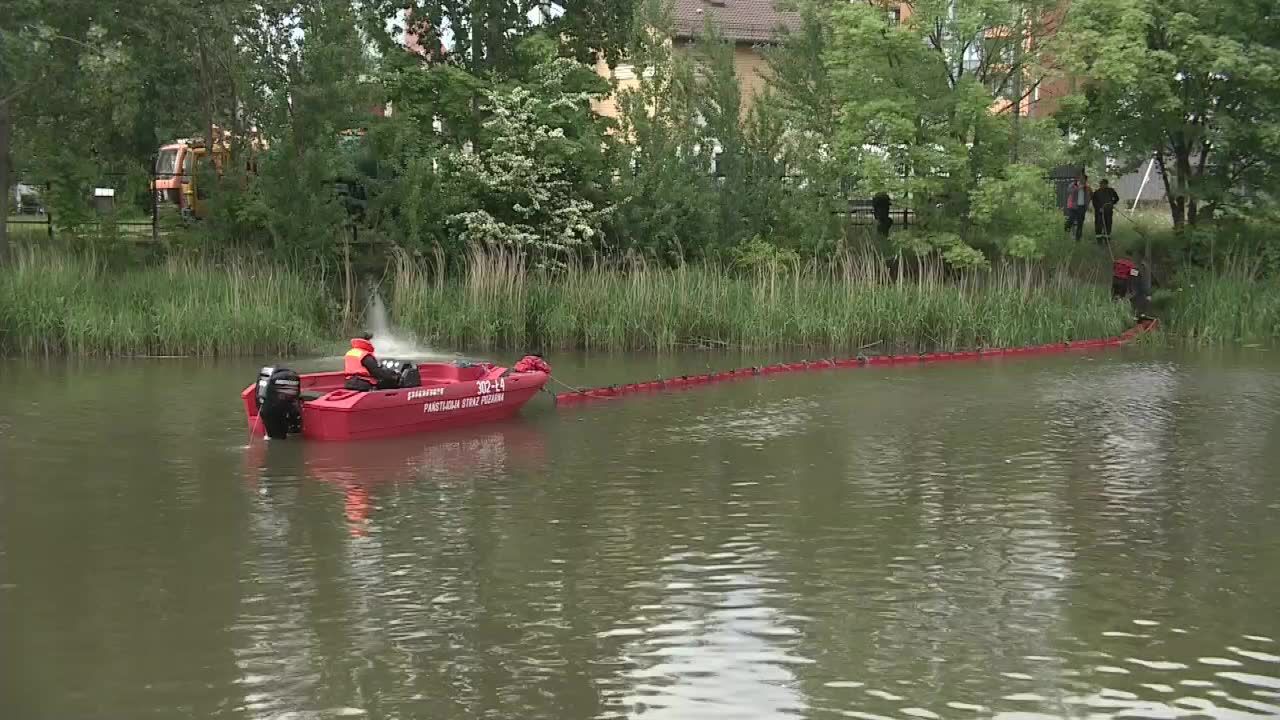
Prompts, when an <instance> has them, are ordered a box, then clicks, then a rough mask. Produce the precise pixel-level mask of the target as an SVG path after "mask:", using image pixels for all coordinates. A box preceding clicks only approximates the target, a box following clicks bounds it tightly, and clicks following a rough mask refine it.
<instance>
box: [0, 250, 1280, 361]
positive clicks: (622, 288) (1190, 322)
mask: <svg viewBox="0 0 1280 720" xmlns="http://www.w3.org/2000/svg"><path fill="white" fill-rule="evenodd" d="M486 263H487V264H486ZM495 265H496V263H493V262H489V261H481V262H480V263H478V264H473V265H472V266H471V267H469V268H468V269H467V271H466V272H465V273H464V274H463V275H462V276H461V277H458V278H449V279H444V280H441V279H437V278H435V277H433V276H431V275H430V274H429V273H428V270H429V268H428V267H426V266H424V265H405V264H403V263H402V264H401V266H400V267H399V268H397V269H394V270H393V271H392V272H391V273H390V274H388V276H386V277H384V278H383V279H382V282H383V284H384V285H385V286H389V287H387V289H386V290H385V292H386V294H387V296H388V297H389V298H390V303H389V305H390V309H391V324H392V326H393V327H395V328H396V329H397V330H402V331H404V332H406V333H408V334H410V335H412V336H414V337H416V338H418V339H420V340H421V341H422V343H423V344H425V345H426V346H428V347H431V348H467V349H468V351H469V352H471V353H490V352H494V353H496V352H509V353H528V352H540V353H551V352H555V351H565V350H575V351H584V352H656V353H671V352H681V351H695V352H697V351H716V350H724V351H735V352H757V353H758V352H772V353H777V354H779V355H784V356H789V357H796V356H803V355H804V354H806V353H808V354H809V356H810V357H833V356H835V355H840V354H850V353H857V352H859V351H867V350H870V349H873V348H874V350H872V351H873V352H876V353H884V352H890V353H917V352H955V351H962V350H974V349H980V348H984V347H1005V346H1029V345H1043V344H1046V343H1061V342H1072V341H1080V340H1090V339H1094V338H1100V337H1109V336H1112V335H1115V334H1117V333H1119V332H1122V331H1123V330H1124V329H1126V328H1128V327H1129V326H1130V325H1132V315H1131V310H1130V307H1129V305H1128V304H1127V303H1124V302H1116V301H1113V300H1111V298H1110V296H1109V291H1108V289H1107V288H1106V287H1105V286H1102V285H1100V284H1093V283H1088V282H1084V281H1077V280H1068V279H1064V278H1063V276H1062V275H1061V274H1056V275H1055V276H1054V280H1053V281H1051V282H1044V283H1043V284H1041V285H1038V286H1034V287H1031V288H1030V289H1026V288H1024V287H1018V286H1017V285H1015V284H1014V283H1013V282H1012V281H1010V279H1009V276H1004V275H1001V274H1000V273H999V272H997V271H991V272H989V273H988V274H986V275H984V276H981V278H980V279H981V281H980V282H979V281H971V280H972V279H971V278H962V279H961V281H959V282H957V281H955V280H953V279H950V278H947V279H944V278H941V277H934V276H927V277H920V278H912V279H910V280H907V281H898V280H888V281H886V280H885V278H884V276H883V275H875V274H873V273H872V272H871V270H875V271H877V272H879V268H871V267H862V268H856V267H855V268H848V267H844V268H838V267H837V268H832V267H827V266H818V265H816V264H813V265H811V266H809V267H807V268H799V269H796V268H789V269H780V270H778V271H776V272H774V273H770V274H766V273H761V272H754V273H752V272H735V271H733V270H730V269H726V268H723V267H718V266H712V265H685V266H680V267H676V268H657V269H653V268H644V267H640V268H630V269H612V270H599V271H591V270H586V269H570V271H568V272H565V273H562V274H560V275H557V276H555V277H554V278H550V277H547V276H544V275H541V274H539V273H536V272H533V271H527V270H525V269H523V268H521V267H517V266H506V267H495ZM334 280H335V277H334V274H333V273H332V272H330V273H328V276H327V277H326V274H325V273H324V272H308V271H304V270H295V269H290V268H284V267H281V266H278V265H271V264H261V263H259V264H255V263H252V262H249V261H247V260H241V261H235V260H232V261H228V262H222V263H216V264H215V263H213V262H210V261H201V260H191V259H186V260H177V259H169V260H166V261H163V262H160V263H156V264H152V265H141V266H139V265H134V266H126V267H125V268H123V269H118V268H114V267H110V266H108V265H107V264H105V263H102V262H99V261H97V260H95V259H93V258H92V257H78V256H72V255H68V254H54V253H46V254H40V255H30V256H27V257H24V258H19V259H18V260H17V261H16V262H15V263H14V264H13V265H10V266H7V267H4V268H0V356H4V357H85V358H93V357H97V358H103V357H113V358H122V357H134V358H140V357H152V358H159V357H170V358H172V357H187V358H211V357H228V356H233V357H252V356H283V355H302V354H318V353H329V352H332V351H333V349H334V348H339V347H343V346H345V343H344V341H345V339H346V338H347V337H348V333H349V331H350V330H351V329H352V328H351V327H350V323H347V322H345V320H344V316H343V313H342V307H341V298H340V296H339V295H338V294H337V293H336V292H335V291H334V289H333V287H332V286H333V285H335V284H336V283H335V282H334ZM1168 295H1169V297H1168V298H1166V299H1162V300H1161V303H1162V304H1165V303H1167V305H1168V307H1167V308H1165V309H1163V310H1162V311H1157V312H1156V313H1154V314H1155V315H1157V317H1159V318H1160V319H1161V321H1162V332H1161V336H1163V337H1178V338H1186V339H1187V340H1188V341H1190V342H1193V343H1196V344H1202V345H1224V344H1231V343H1233V342H1239V343H1242V344H1243V343H1250V342H1255V343H1256V342H1261V343H1267V342H1270V341H1272V340H1274V339H1275V338H1276V337H1277V336H1278V335H1280V289H1275V288H1272V287H1270V286H1269V285H1267V284H1265V283H1261V282H1253V283H1249V282H1246V281H1241V280H1239V279H1235V278H1231V277H1226V276H1213V275H1209V274H1207V273H1204V274H1201V275H1200V276H1197V277H1196V282H1195V283H1190V284H1188V286H1187V287H1186V288H1184V289H1182V290H1180V291H1178V292H1176V293H1168Z"/></svg>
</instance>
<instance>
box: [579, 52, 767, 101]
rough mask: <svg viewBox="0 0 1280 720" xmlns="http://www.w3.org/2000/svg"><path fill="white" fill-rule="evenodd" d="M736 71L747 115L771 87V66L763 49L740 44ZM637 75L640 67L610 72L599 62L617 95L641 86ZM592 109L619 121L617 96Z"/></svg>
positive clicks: (598, 68)
mask: <svg viewBox="0 0 1280 720" xmlns="http://www.w3.org/2000/svg"><path fill="white" fill-rule="evenodd" d="M675 52H678V53H688V52H690V49H689V48H688V47H685V46H677V47H676V48H675ZM733 71H734V73H735V74H736V75H737V77H738V85H739V87H740V88H741V91H742V94H741V102H742V107H741V111H742V113H743V114H745V113H746V112H747V111H748V110H750V109H751V105H752V103H754V102H755V99H756V98H757V97H758V96H759V95H760V94H761V93H763V92H764V91H765V89H766V88H768V86H769V79H768V71H769V64H768V61H767V60H765V57H764V54H763V53H762V52H761V51H760V48H758V47H755V46H752V45H745V44H740V45H738V46H736V47H735V48H734V51H733ZM636 72H637V70H636V68H634V67H632V66H631V65H627V64H620V65H618V67H616V68H613V69H612V70H610V68H609V65H608V63H606V62H605V61H604V60H601V59H597V60H596V74H597V75H599V76H600V77H602V78H604V79H606V80H611V81H612V82H613V83H614V88H615V93H616V92H617V91H618V90H627V89H633V88H635V87H636V86H637V85H638V84H639V78H638V77H637V76H636ZM592 109H593V110H595V111H596V112H597V113H598V114H600V115H603V116H604V117H609V118H616V117H618V113H619V110H618V101H617V98H616V97H615V95H610V96H608V97H604V98H601V99H600V100H596V101H594V102H592Z"/></svg>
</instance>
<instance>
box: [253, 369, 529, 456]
mask: <svg viewBox="0 0 1280 720" xmlns="http://www.w3.org/2000/svg"><path fill="white" fill-rule="evenodd" d="M529 361H530V359H529V358H526V359H525V360H522V361H521V362H520V363H519V364H517V366H516V368H520V370H517V369H509V368H505V367H499V366H496V365H493V364H490V363H475V364H470V363H423V364H420V365H416V366H415V365H410V364H407V363H406V364H404V366H403V367H402V368H401V376H402V378H405V377H412V378H413V380H412V381H409V382H401V386H402V387H399V388H397V389H394V390H371V391H368V392H361V391H357V390H346V389H344V388H343V385H344V384H345V383H346V375H345V374H344V373H341V372H322V373H308V374H303V375H299V374H297V373H295V372H293V371H292V370H289V369H287V368H271V367H267V368H263V369H262V371H261V372H260V373H259V374H258V381H257V382H255V383H254V384H253V385H250V386H249V387H247V388H245V389H244V391H243V392H241V393H240V399H241V400H242V401H243V402H244V410H245V416H246V418H247V420H248V422H249V429H250V431H251V432H253V433H255V434H257V435H267V436H269V437H272V438H284V437H287V436H288V435H291V434H295V435H296V434H300V435H302V437H304V438H309V439H313V440H367V439H370V438H380V437H391V436H394V435H408V434H411V433H421V432H429V431H431V430H439V429H443V428H452V427H458V426H460V425H469V424H474V423H481V422H491V421H494V420H501V419H503V418H507V417H510V416H512V415H515V414H516V413H517V412H519V410H520V408H521V407H523V406H524V404H525V403H527V402H528V401H529V400H530V399H531V398H532V397H533V396H534V394H535V393H537V392H538V391H539V390H541V389H542V386H543V385H545V384H546V382H547V378H548V377H549V376H550V375H549V368H547V367H546V365H545V364H544V363H541V361H540V359H539V360H538V361H535V362H533V363H532V365H534V366H539V367H541V368H542V369H525V368H527V367H528V366H529V365H530V362H529ZM390 362H394V361H390ZM384 364H386V363H384Z"/></svg>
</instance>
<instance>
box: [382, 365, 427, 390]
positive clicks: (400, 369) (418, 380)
mask: <svg viewBox="0 0 1280 720" xmlns="http://www.w3.org/2000/svg"><path fill="white" fill-rule="evenodd" d="M378 364H379V365H381V366H382V367H384V368H386V369H388V370H390V371H391V372H393V373H396V374H397V375H398V376H399V377H400V384H399V385H398V386H397V387H402V388H416V387H421V386H422V377H421V375H420V374H419V373H418V366H417V365H414V364H413V363H411V362H405V361H402V360H393V359H390V358H388V359H386V360H383V361H381V362H379V363H378Z"/></svg>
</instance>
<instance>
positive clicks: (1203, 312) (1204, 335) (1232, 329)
mask: <svg viewBox="0 0 1280 720" xmlns="http://www.w3.org/2000/svg"><path fill="white" fill-rule="evenodd" d="M1259 264H1260V263H1259V261H1257V260H1244V259H1231V260H1228V261H1226V262H1224V263H1223V267H1220V268H1218V269H1217V270H1216V271H1208V270H1202V269H1184V270H1183V271H1182V272H1180V273H1178V275H1177V282H1176V286H1175V287H1174V288H1173V289H1172V290H1169V291H1166V292H1163V293H1160V295H1163V297H1162V298H1159V297H1158V299H1159V300H1160V302H1159V304H1160V305H1162V306H1164V307H1165V308H1167V309H1166V310H1165V311H1164V312H1163V313H1162V314H1164V315H1165V316H1166V317H1167V323H1166V324H1167V326H1168V327H1169V329H1170V331H1171V332H1173V333H1175V334H1176V335H1177V336H1178V337H1180V338H1183V339H1185V340H1187V341H1190V342H1192V343H1194V344H1199V345H1224V344H1229V343H1237V342H1240V343H1272V342H1275V341H1276V340H1278V339H1280V284H1277V283H1276V281H1275V280H1274V279H1270V280H1263V279H1260V277H1259V272H1258V271H1259Z"/></svg>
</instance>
